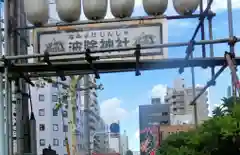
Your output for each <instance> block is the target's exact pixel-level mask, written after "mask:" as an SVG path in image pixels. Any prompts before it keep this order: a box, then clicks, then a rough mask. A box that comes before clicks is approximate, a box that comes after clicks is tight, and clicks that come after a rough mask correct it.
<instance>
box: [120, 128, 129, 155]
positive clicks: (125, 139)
mask: <svg viewBox="0 0 240 155" xmlns="http://www.w3.org/2000/svg"><path fill="white" fill-rule="evenodd" d="M120 143H121V154H122V155H126V152H127V150H128V149H129V146H128V135H127V131H126V130H124V132H123V134H122V135H121V139H120Z"/></svg>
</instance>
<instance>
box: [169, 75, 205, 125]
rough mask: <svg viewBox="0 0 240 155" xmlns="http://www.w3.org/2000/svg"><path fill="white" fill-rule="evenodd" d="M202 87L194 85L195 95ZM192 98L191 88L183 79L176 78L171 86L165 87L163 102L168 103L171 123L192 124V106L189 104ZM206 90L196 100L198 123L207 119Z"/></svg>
mask: <svg viewBox="0 0 240 155" xmlns="http://www.w3.org/2000/svg"><path fill="white" fill-rule="evenodd" d="M201 90H202V87H196V95H197V94H199V93H200V91H201ZM192 100H193V90H192V88H191V87H187V88H186V86H185V84H184V79H176V80H175V81H174V85H173V88H167V93H166V96H165V103H168V104H170V105H171V106H170V112H171V123H172V124H184V123H187V124H194V122H195V121H194V109H193V108H194V107H193V106H191V105H190V102H191V101H192ZM208 113H209V111H208V91H206V92H205V93H203V95H202V96H200V97H199V99H198V100H197V114H198V115H197V117H198V123H202V122H203V121H205V120H207V119H208Z"/></svg>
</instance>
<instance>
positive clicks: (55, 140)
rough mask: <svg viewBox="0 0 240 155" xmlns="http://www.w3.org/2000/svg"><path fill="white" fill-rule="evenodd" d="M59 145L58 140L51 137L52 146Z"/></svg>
mask: <svg viewBox="0 0 240 155" xmlns="http://www.w3.org/2000/svg"><path fill="white" fill-rule="evenodd" d="M58 145H59V140H58V139H57V138H54V139H53V146H58Z"/></svg>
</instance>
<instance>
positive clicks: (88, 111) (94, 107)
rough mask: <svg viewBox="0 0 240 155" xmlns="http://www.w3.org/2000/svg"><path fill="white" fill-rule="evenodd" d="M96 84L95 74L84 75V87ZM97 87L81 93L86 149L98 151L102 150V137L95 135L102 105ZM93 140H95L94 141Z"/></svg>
mask: <svg viewBox="0 0 240 155" xmlns="http://www.w3.org/2000/svg"><path fill="white" fill-rule="evenodd" d="M95 84H96V79H95V77H94V75H84V77H83V80H82V81H81V85H82V86H83V87H84V88H88V87H91V86H92V85H95ZM97 97H98V96H97V91H96V89H87V90H86V91H84V93H82V94H81V99H82V102H83V104H84V110H85V112H84V135H85V137H86V138H85V139H84V141H85V147H84V148H85V151H86V152H87V153H89V150H92V151H96V152H98V151H99V150H100V139H99V137H98V136H97V137H95V135H96V132H97V130H98V126H99V121H100V120H101V117H100V106H99V104H98V101H97ZM92 140H93V142H92Z"/></svg>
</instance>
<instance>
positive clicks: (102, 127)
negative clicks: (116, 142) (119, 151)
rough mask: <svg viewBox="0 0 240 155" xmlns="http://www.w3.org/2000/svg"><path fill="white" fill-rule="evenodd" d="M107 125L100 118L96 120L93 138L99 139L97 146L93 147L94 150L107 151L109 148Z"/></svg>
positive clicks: (98, 151)
mask: <svg viewBox="0 0 240 155" xmlns="http://www.w3.org/2000/svg"><path fill="white" fill-rule="evenodd" d="M108 135H109V134H108V126H107V125H106V123H105V122H104V120H103V119H102V118H100V120H99V122H98V128H97V132H96V134H95V137H94V138H95V139H96V140H99V141H100V142H99V148H94V152H97V153H108V149H109V136H108Z"/></svg>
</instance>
